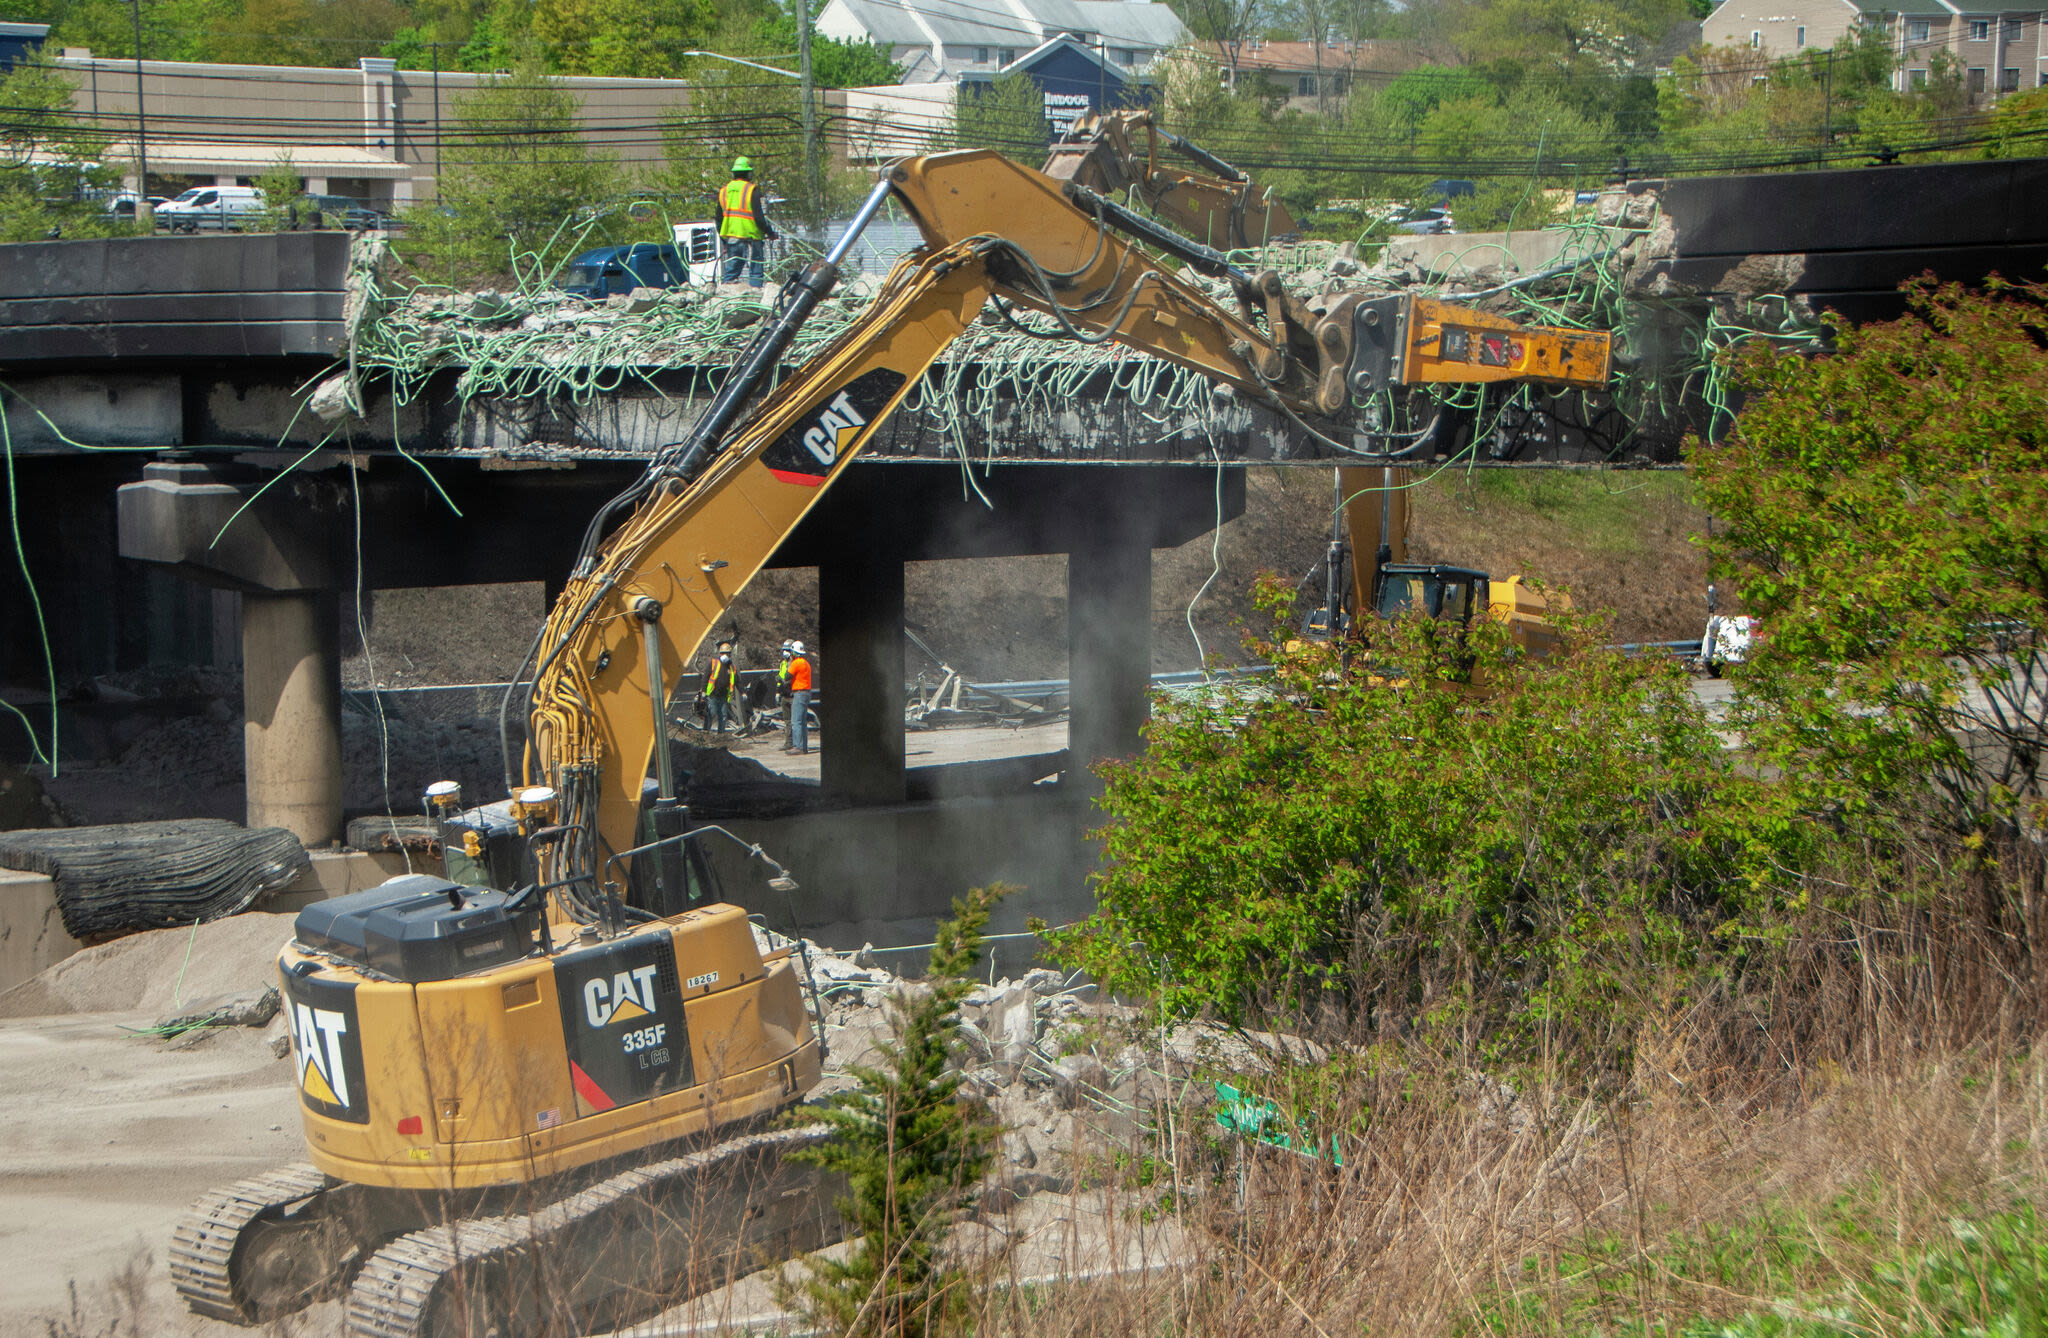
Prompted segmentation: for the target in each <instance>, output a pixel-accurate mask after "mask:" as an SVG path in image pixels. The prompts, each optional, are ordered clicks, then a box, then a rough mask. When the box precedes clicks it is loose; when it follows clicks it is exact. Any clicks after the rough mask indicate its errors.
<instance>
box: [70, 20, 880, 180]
mask: <svg viewBox="0 0 2048 1338" xmlns="http://www.w3.org/2000/svg"><path fill="white" fill-rule="evenodd" d="M54 63H55V65H56V66H57V68H59V69H60V70H63V71H64V72H65V73H66V74H68V75H69V76H70V77H71V79H72V80H73V82H75V83H76V84H77V86H78V95H77V100H76V104H75V105H76V108H77V110H78V112H79V113H80V114H81V116H83V117H84V118H86V119H88V120H90V121H91V122H92V123H93V124H95V125H97V126H99V127H100V128H102V129H104V130H106V131H108V132H109V133H111V134H112V135H113V136H114V139H115V142H114V145H113V148H112V150H111V152H110V154H109V158H110V160H112V161H118V162H121V163H123V164H126V165H127V166H128V168H129V180H130V185H131V186H132V185H133V184H134V174H135V171H136V169H137V168H138V166H139V159H140V158H141V157H142V156H143V153H144V152H145V151H146V153H147V157H148V160H149V186H150V193H152V194H156V195H165V194H176V193H177V192H178V191H179V190H182V189H184V188H185V187H188V186H194V185H236V184H248V183H249V182H250V180H251V179H252V178H254V177H256V176H257V175H259V174H261V173H262V172H263V171H264V170H265V169H266V168H268V167H269V166H270V165H271V164H272V163H273V162H274V161H275V160H276V158H277V157H278V155H279V154H281V153H287V152H288V153H290V154H291V156H292V162H293V165H294V166H295V167H296V168H297V170H298V172H299V174H300V175H301V176H302V177H304V178H305V179H306V183H307V189H308V190H310V191H312V192H314V193H315V194H323V195H328V194H331V195H346V196H351V197H353V198H355V199H359V200H362V201H364V202H365V203H367V204H369V205H371V206H372V207H374V208H378V209H385V210H389V209H393V208H400V207H403V206H405V205H408V204H412V203H414V202H416V201H420V200H430V199H433V198H435V196H436V194H437V187H438V182H439V179H440V176H441V174H442V173H443V172H445V171H447V170H448V169H449V168H451V167H454V166H457V165H460V164H461V163H462V162H463V161H464V159H465V154H466V153H467V146H468V144H469V143H470V138H469V136H467V135H465V134H464V133H463V132H462V130H461V129H460V127H459V125H458V123H457V121H456V118H455V104H456V100H457V99H459V98H461V97H462V96H464V95H465V94H468V93H472V92H474V91H475V90H476V89H477V87H478V86H479V85H481V84H483V83H485V82H486V81H487V80H489V79H490V78H491V76H489V75H481V74H467V73H455V72H448V71H433V70H401V69H399V68H398V66H397V63H396V62H395V61H391V60H384V59H378V58H371V57H365V58H364V59H362V60H360V61H358V62H357V66H356V68H354V69H318V68H312V67H307V66H294V65H210V64H188V63H185V62H180V61H158V60H145V61H142V62H141V63H140V70H139V72H138V68H137V62H135V61H132V60H107V59H102V58H100V57H96V56H94V55H93V54H92V53H91V52H90V51H86V50H82V49H80V48H76V47H72V48H67V49H65V50H64V51H62V52H60V53H58V54H57V55H56V56H55V58H54ZM560 83H561V85H562V87H563V88H564V89H565V90H566V91H568V92H569V93H571V94H573V95H574V96H576V97H577V98H578V99H580V100H581V102H582V108H581V111H580V113H579V126H578V131H579V134H580V135H581V137H582V139H583V140H584V141H585V142H586V143H587V144H589V146H590V147H591V148H592V149H593V150H595V151H599V152H606V153H610V154H612V155H613V156H614V157H615V158H617V160H618V161H619V163H620V165H621V166H622V167H624V168H626V169H627V170H628V171H629V172H639V171H641V170H644V169H649V168H658V167H660V166H662V164H663V162H664V159H663V154H662V134H661V132H662V123H663V120H664V118H666V117H670V116H673V115H675V114H677V113H682V112H687V111H688V109H689V107H690V100H691V94H692V87H691V85H689V84H687V83H684V82H682V81H681V80H675V79H609V78H588V77H575V76H572V77H566V78H563V79H562V80H561V81H560ZM138 84H139V85H140V87H139V89H138ZM138 94H139V96H138ZM821 100H822V102H823V104H824V106H823V110H824V113H825V115H826V116H827V117H828V118H832V117H837V116H838V115H839V114H841V113H842V112H843V111H844V106H845V98H844V95H843V94H840V93H839V92H837V91H836V90H826V91H824V92H823V93H822V94H821ZM138 103H139V105H140V107H141V109H142V110H143V112H144V113H146V119H145V120H144V121H143V130H144V134H143V135H142V136H141V137H140V142H138V136H137V135H136V133H135V132H136V128H137V121H138V117H137V107H138Z"/></svg>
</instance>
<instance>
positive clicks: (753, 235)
mask: <svg viewBox="0 0 2048 1338" xmlns="http://www.w3.org/2000/svg"><path fill="white" fill-rule="evenodd" d="M780 235H781V234H779V233H777V232H776V231H775V225H774V224H773V223H770V222H769V221H768V207H767V205H766V204H764V203H763V202H762V200H761V188H760V187H758V186H756V185H755V184H754V163H753V160H752V159H750V158H744V157H742V158H735V159H733V160H732V180H731V181H728V182H726V183H725V189H723V190H721V191H719V192H718V236H719V240H720V242H721V244H722V245H723V246H724V248H725V272H724V274H723V276H722V277H723V278H724V280H725V282H727V283H738V282H739V281H740V271H741V270H742V269H745V270H746V272H747V283H748V285H749V286H750V287H754V288H759V287H760V286H761V280H762V278H763V277H764V276H763V274H762V268H763V265H764V264H765V262H766V261H767V259H768V243H769V242H771V241H773V240H775V238H776V237H778V236H780Z"/></svg>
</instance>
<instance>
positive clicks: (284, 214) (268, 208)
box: [256, 149, 306, 232]
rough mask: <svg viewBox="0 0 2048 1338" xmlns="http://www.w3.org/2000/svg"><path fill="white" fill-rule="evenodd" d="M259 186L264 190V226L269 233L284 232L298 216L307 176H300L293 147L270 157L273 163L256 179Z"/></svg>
mask: <svg viewBox="0 0 2048 1338" xmlns="http://www.w3.org/2000/svg"><path fill="white" fill-rule="evenodd" d="M256 189H258V190H260V191H262V192H263V214H262V223H261V226H262V228H263V229H264V230H265V231H267V232H282V231H285V230H286V229H288V228H291V227H293V226H295V225H296V224H297V222H298V219H299V200H300V198H301V197H302V196H303V195H304V194H305V190H306V187H305V178H304V177H302V176H300V175H299V166H298V164H297V163H296V162H294V161H293V160H292V155H291V150H289V149H285V150H282V151H281V152H279V153H278V155H277V157H275V158H273V159H271V160H270V166H268V167H266V168H264V169H263V174H262V175H261V176H259V177H257V178H256Z"/></svg>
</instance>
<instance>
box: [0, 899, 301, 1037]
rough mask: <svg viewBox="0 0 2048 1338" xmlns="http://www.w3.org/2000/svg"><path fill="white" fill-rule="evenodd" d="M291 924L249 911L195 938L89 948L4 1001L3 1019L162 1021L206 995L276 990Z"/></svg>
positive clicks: (182, 934) (180, 932) (132, 939)
mask: <svg viewBox="0 0 2048 1338" xmlns="http://www.w3.org/2000/svg"><path fill="white" fill-rule="evenodd" d="M292 918H293V917H292V916H291V915H289V914H283V913H274V912H264V911H250V912H247V913H245V914H242V915H230V916H228V917H227V918H226V919H224V920H215V921H214V922H213V923H211V924H204V925H201V926H199V929H198V931H197V933H196V934H195V933H194V931H192V930H190V929H153V930H150V931H149V932H148V933H144V934H130V935H129V936H128V937H126V938H120V939H115V940H114V941H113V942H112V943H102V944H100V945H99V946H97V947H92V948H86V949H84V950H82V951H80V952H76V953H73V954H72V955H71V956H69V957H66V958H65V959H64V960H63V961H61V962H58V963H57V964H56V965H55V966H52V967H50V968H49V969H47V970H45V971H44V972H43V973H42V974H41V975H38V976H36V977H34V978H33V979H31V980H25V981H23V982H22V983H21V984H19V985H16V986H15V987H14V988H13V989H11V990H8V991H7V992H6V993H4V994H0V1017H41V1016H45V1015H48V1014H51V1013H135V1012H148V1013H162V1012H167V1011H169V1010H170V1009H172V1008H175V1007H177V1006H178V1004H179V1003H181V1002H183V1003H189V1002H191V1001H192V1000H194V999H203V998H205V997H207V996H208V995H213V994H231V993H234V992H235V991H237V990H245V989H252V988H255V987H257V986H261V985H271V984H275V983H276V982H277V952H278V949H279V948H282V947H283V946H284V945H285V943H286V941H288V940H289V939H290V938H291V936H292ZM188 949H189V950H190V954H191V960H190V962H189V963H188V962H187V960H186V954H187V950H188ZM181 970H182V971H183V972H184V980H183V983H182V984H181V983H180V981H179V978H178V977H179V972H180V971H181Z"/></svg>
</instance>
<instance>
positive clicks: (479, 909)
mask: <svg viewBox="0 0 2048 1338" xmlns="http://www.w3.org/2000/svg"><path fill="white" fill-rule="evenodd" d="M510 901H511V898H510V897H508V896H507V895H506V894H505V893H503V892H493V891H490V890H488V889H483V888H475V887H465V886H463V885H462V884H461V883H451V882H449V881H448V880H447V879H445V878H435V877H433V876H431V875H429V874H423V873H416V874H409V875H406V876H404V877H400V878H393V879H392V880H391V881H390V882H387V883H385V884H383V885H382V886H379V887H373V888H370V889H369V890H368V891H366V892H352V893H350V894H349V895H347V896H345V897H333V898H331V899H329V900H327V901H317V902H314V903H313V904H312V905H311V906H308V907H306V909H304V910H302V911H300V912H299V915H298V919H297V920H295V921H294V922H293V924H292V935H293V937H295V938H296V939H297V940H298V941H299V943H300V944H301V945H303V946H304V947H306V948H308V949H310V950H312V951H314V952H318V953H324V954H326V955H328V956H330V957H338V958H340V959H341V960H343V961H345V962H348V963H351V964H352V965H355V966H360V967H366V968H368V969H369V970H371V971H375V972H376V973H378V974H379V975H383V976H389V977H391V978H392V979H393V980H402V981H407V982H410V983H414V984H417V983H419V982H421V981H428V980H452V979H454V978H455V977H456V976H463V975H468V974H469V973H471V972H473V971H482V970H486V969H488V968H490V967H493V966H501V965H503V964H504V963H506V962H516V961H518V960H519V959H520V958H522V957H527V956H530V955H532V953H533V952H534V951H535V947H534V934H535V933H536V931H537V930H538V929H539V928H540V913H539V909H538V908H537V907H536V908H534V909H532V910H515V909H513V908H511V907H510V906H509V905H508V903H509V902H510Z"/></svg>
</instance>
